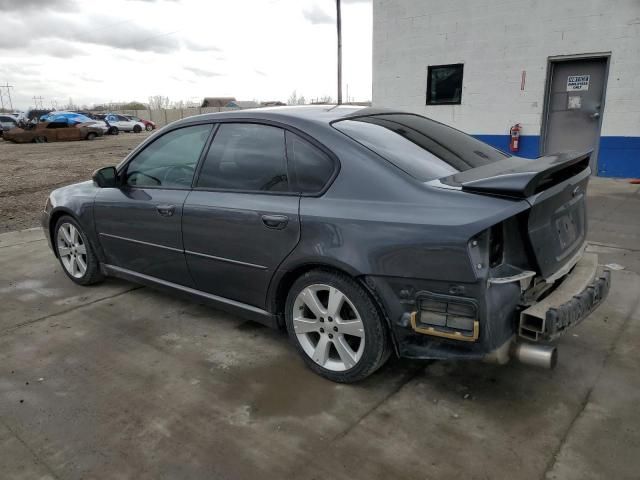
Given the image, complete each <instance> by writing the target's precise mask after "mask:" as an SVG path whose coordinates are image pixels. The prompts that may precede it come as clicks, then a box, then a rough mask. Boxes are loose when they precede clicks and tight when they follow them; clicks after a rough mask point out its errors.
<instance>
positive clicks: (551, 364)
mask: <svg viewBox="0 0 640 480" xmlns="http://www.w3.org/2000/svg"><path fill="white" fill-rule="evenodd" d="M511 354H512V356H513V357H514V358H515V359H516V360H518V361H519V362H522V363H525V364H527V365H533V366H534V367H541V368H547V369H552V368H555V366H556V363H557V362H558V349H557V348H556V347H554V346H553V345H536V344H533V343H516V344H514V346H513V350H512V352H511Z"/></svg>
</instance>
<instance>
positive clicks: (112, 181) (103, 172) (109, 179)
mask: <svg viewBox="0 0 640 480" xmlns="http://www.w3.org/2000/svg"><path fill="white" fill-rule="evenodd" d="M92 178H93V182H94V183H95V184H96V185H97V186H99V187H100V188H116V187H119V186H120V182H119V179H118V172H117V170H116V167H104V168H99V169H98V170H96V171H95V172H93V177H92Z"/></svg>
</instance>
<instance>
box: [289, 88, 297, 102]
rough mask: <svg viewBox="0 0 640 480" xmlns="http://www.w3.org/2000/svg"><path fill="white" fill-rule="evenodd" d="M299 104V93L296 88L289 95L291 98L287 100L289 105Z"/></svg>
mask: <svg viewBox="0 0 640 480" xmlns="http://www.w3.org/2000/svg"><path fill="white" fill-rule="evenodd" d="M297 104H298V94H297V92H296V91H295V90H294V91H293V93H292V94H291V95H289V99H288V100H287V105H297Z"/></svg>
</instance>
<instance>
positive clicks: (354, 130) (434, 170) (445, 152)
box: [333, 113, 508, 182]
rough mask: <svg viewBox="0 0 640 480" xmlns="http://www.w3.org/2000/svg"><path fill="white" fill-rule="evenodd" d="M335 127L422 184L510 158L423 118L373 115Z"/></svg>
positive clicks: (344, 122)
mask: <svg viewBox="0 0 640 480" xmlns="http://www.w3.org/2000/svg"><path fill="white" fill-rule="evenodd" d="M333 126H334V128H336V129H338V130H340V131H341V132H342V133H344V134H346V135H348V136H349V137H351V138H352V139H354V140H355V141H357V142H359V143H361V144H362V145H364V146H365V147H367V148H369V149H370V150H373V151H374V152H375V153H377V154H378V155H380V156H381V157H383V158H384V159H386V160H388V161H389V162H391V163H393V164H394V165H395V166H396V167H398V168H400V169H401V170H404V171H405V172H406V173H408V174H409V175H411V176H413V177H415V178H417V179H418V180H420V181H423V182H426V181H428V180H433V179H435V178H442V177H445V176H448V175H452V174H454V173H458V172H464V171H465V170H470V169H472V168H476V167H481V166H482V165H487V164H489V163H493V162H497V161H498V160H504V159H505V158H507V157H508V155H507V154H505V153H503V152H501V151H499V150H496V149H495V148H493V147H491V146H489V145H487V144H486V143H483V142H481V141H479V140H476V139H475V138H473V137H472V136H470V135H467V134H465V133H462V132H461V131H459V130H456V129H454V128H451V127H448V126H446V125H443V124H442V123H438V122H434V121H433V120H429V119H428V118H425V117H421V116H420V115H412V114H401V113H391V114H383V115H370V116H366V117H359V118H353V119H349V120H340V121H337V122H334V123H333Z"/></svg>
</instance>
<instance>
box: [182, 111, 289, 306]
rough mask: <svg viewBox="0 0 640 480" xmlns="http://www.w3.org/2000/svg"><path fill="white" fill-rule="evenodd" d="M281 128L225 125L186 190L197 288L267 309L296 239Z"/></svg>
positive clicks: (186, 229) (186, 224) (188, 242)
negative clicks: (275, 278) (274, 280)
mask: <svg viewBox="0 0 640 480" xmlns="http://www.w3.org/2000/svg"><path fill="white" fill-rule="evenodd" d="M287 172H288V167H287V159H286V155H285V140H284V130H282V129H281V128H277V127H274V126H269V125H260V124H252V123H222V124H221V125H220V126H219V128H218V130H217V131H216V133H215V136H214V139H213V142H212V144H211V147H210V149H209V152H208V153H207V155H206V157H205V159H204V162H203V164H202V168H201V171H200V173H199V176H198V178H197V180H196V185H195V188H194V190H193V191H192V192H191V193H190V194H189V197H188V198H187V200H186V202H185V205H184V213H183V221H182V230H183V239H184V249H185V254H186V259H187V264H188V267H189V271H190V272H191V274H192V276H193V279H194V281H195V282H196V287H197V288H198V289H199V290H203V291H206V292H209V293H213V294H214V295H218V296H221V297H225V298H228V299H231V300H235V301H238V302H242V303H245V304H249V305H253V306H256V307H258V308H264V305H265V299H266V294H267V289H268V287H269V282H270V280H271V278H272V276H273V273H274V271H275V270H276V269H277V267H278V265H279V264H280V263H281V262H282V261H283V260H284V258H285V257H286V256H287V255H288V254H289V253H290V252H291V251H292V250H293V248H294V247H295V246H296V244H297V243H298V239H299V237H300V220H299V215H298V211H299V206H300V197H299V195H297V194H294V193H291V190H290V182H289V175H288V173H287Z"/></svg>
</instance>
